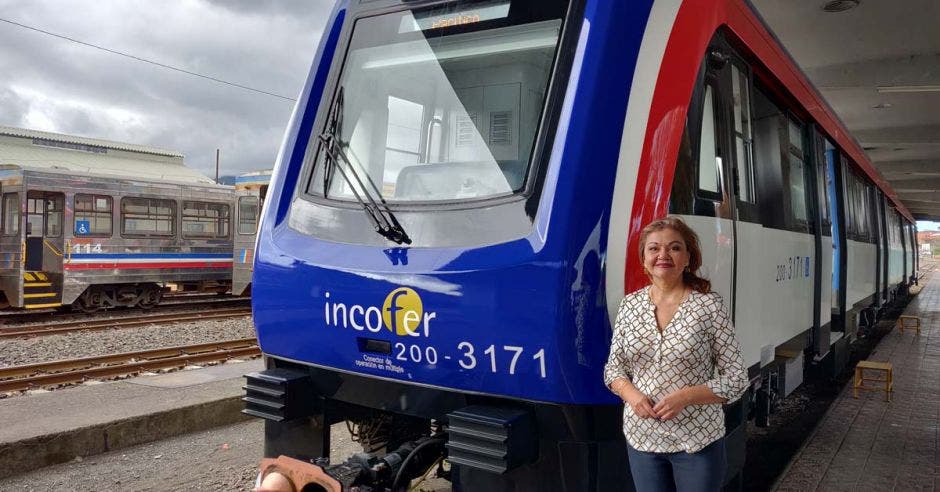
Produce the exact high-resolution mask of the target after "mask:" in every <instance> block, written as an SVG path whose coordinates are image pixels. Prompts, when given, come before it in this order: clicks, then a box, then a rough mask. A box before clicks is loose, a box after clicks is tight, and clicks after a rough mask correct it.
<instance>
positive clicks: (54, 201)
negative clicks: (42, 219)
mask: <svg viewBox="0 0 940 492" xmlns="http://www.w3.org/2000/svg"><path fill="white" fill-rule="evenodd" d="M43 202H45V205H44V206H45V207H46V210H45V213H46V230H45V232H44V235H45V236H46V237H60V236H62V206H63V203H62V202H63V199H62V195H56V196H53V197H49V198H46V199H45V200H43Z"/></svg>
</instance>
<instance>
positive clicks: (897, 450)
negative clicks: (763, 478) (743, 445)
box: [776, 274, 940, 492]
mask: <svg viewBox="0 0 940 492" xmlns="http://www.w3.org/2000/svg"><path fill="white" fill-rule="evenodd" d="M904 314H905V315H912V316H918V317H920V319H921V331H920V334H919V335H918V334H917V332H916V331H913V330H909V329H907V330H905V331H904V333H901V332H900V331H899V330H897V329H895V330H893V331H892V332H891V333H889V334H888V335H886V336H885V337H884V338H883V339H882V340H881V342H880V343H879V344H878V346H877V348H876V349H875V350H874V351H873V352H872V354H871V355H870V356H869V357H868V360H871V361H879V362H889V363H891V365H892V368H893V372H894V393H893V396H892V401H891V402H886V401H884V393H883V392H878V391H863V392H860V394H859V398H858V399H855V398H854V397H853V391H852V384H848V385H846V387H845V388H843V390H842V392H841V394H840V395H839V398H838V399H837V400H836V401H835V402H834V403H833V404H832V406H831V407H830V409H829V411H828V412H827V414H826V416H825V417H824V419H823V420H822V421H821V422H820V423H819V425H818V426H817V428H816V430H815V432H814V433H813V434H812V435H811V436H810V437H809V439H808V440H807V441H806V443H805V444H804V446H803V448H802V450H801V451H800V452H799V453H798V454H797V455H796V456H795V457H794V459H793V460H792V462H791V463H790V466H789V467H788V468H787V470H785V471H784V473H783V474H782V475H781V477H780V479H779V480H778V482H777V487H776V490H778V491H799V492H808V491H843V490H845V491H848V490H866V491H868V490H871V491H891V490H895V491H934V490H940V454H938V444H940V275H937V274H934V275H932V276H931V277H930V278H929V280H927V282H926V285H924V286H923V290H921V292H920V293H919V294H918V295H917V296H916V297H915V298H914V299H913V301H912V302H911V303H910V304H909V305H908V306H907V308H906V309H905V311H904ZM867 384H871V383H867Z"/></svg>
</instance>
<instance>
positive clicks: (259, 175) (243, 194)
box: [232, 169, 271, 296]
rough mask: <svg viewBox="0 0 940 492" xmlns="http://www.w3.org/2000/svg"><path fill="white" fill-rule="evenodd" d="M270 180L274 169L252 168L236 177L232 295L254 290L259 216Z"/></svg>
mask: <svg viewBox="0 0 940 492" xmlns="http://www.w3.org/2000/svg"><path fill="white" fill-rule="evenodd" d="M270 181H271V170H270V169H267V170H263V171H252V172H249V173H245V174H242V175H239V176H237V177H236V178H235V202H236V203H235V210H236V211H237V214H238V217H237V219H236V221H237V227H236V230H235V241H234V243H235V252H234V255H233V258H232V295H236V296H244V295H249V294H250V293H251V272H252V268H251V266H252V264H253V260H254V257H255V234H256V233H257V230H258V218H259V217H260V216H261V207H262V205H264V198H265V196H266V195H267V192H268V183H269V182H270Z"/></svg>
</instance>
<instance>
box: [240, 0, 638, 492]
mask: <svg viewBox="0 0 940 492" xmlns="http://www.w3.org/2000/svg"><path fill="white" fill-rule="evenodd" d="M631 3H632V2H631ZM417 4H418V2H407V3H403V4H399V3H398V2H362V3H361V4H360V3H358V2H350V3H348V4H347V3H345V2H341V3H340V4H339V5H338V6H337V7H336V9H335V11H334V12H333V14H332V17H331V20H330V21H329V22H328V24H327V30H326V32H325V33H324V38H323V41H322V42H321V46H320V49H319V51H318V53H317V57H316V60H315V62H314V65H313V69H312V71H311V73H310V76H309V78H308V83H307V86H306V88H305V90H304V92H303V94H302V99H301V101H300V102H299V104H298V106H297V109H296V111H295V114H294V117H293V119H292V122H291V125H290V128H289V130H288V136H287V137H286V140H285V144H284V146H283V148H282V150H281V154H280V156H279V163H278V165H277V168H276V172H275V177H274V179H273V180H272V189H271V193H269V197H268V201H267V203H266V206H265V212H264V217H263V220H262V226H261V229H260V231H259V242H258V252H257V259H256V262H255V267H254V268H255V270H254V278H253V302H254V308H255V323H256V325H257V330H258V337H259V341H260V343H261V346H262V348H263V350H264V353H265V354H266V355H267V365H268V368H269V369H268V371H265V372H264V373H261V374H257V375H253V376H252V377H250V378H249V388H248V397H247V400H248V402H249V404H248V411H249V412H250V413H254V414H255V415H259V416H265V417H267V418H269V420H268V421H267V427H266V437H267V439H266V445H267V449H266V452H265V454H266V456H270V457H276V456H278V455H280V454H285V455H291V456H295V457H301V458H308V459H309V458H316V457H318V456H320V455H321V454H326V455H328V449H329V447H328V439H329V433H328V430H327V431H324V429H325V428H327V427H328V425H329V423H332V422H337V421H342V420H345V419H349V420H352V421H353V422H354V423H356V424H357V425H358V426H359V427H360V428H364V429H365V428H368V429H376V432H377V433H378V434H379V435H381V436H382V437H381V439H379V440H378V441H379V442H371V441H370V442H364V443H363V446H364V447H365V448H366V449H367V450H369V449H377V448H378V447H380V446H382V445H384V447H385V450H386V451H387V452H388V455H392V454H394V453H393V452H394V451H395V450H396V449H399V448H401V447H402V446H404V447H405V448H407V446H409V445H410V446H412V448H413V447H415V446H422V449H429V450H431V451H429V452H424V451H420V452H418V453H414V452H413V449H412V452H409V453H402V454H403V456H405V457H407V456H408V454H411V455H412V460H411V461H412V462H411V463H406V464H407V467H406V468H407V469H406V470H405V472H404V473H403V475H408V477H407V478H410V477H412V476H416V475H420V474H421V473H423V472H424V471H425V470H426V469H427V467H428V466H429V464H430V463H432V462H433V461H434V459H433V458H435V457H436V456H434V455H440V454H441V453H442V452H443V450H444V449H447V453H448V455H449V460H450V461H451V463H453V464H454V468H453V472H452V475H453V476H452V481H453V482H454V484H455V489H457V488H461V487H462V488H463V489H464V490H477V489H479V488H481V487H483V486H488V487H495V488H496V489H497V490H504V489H505V490H508V489H516V490H520V489H532V490H551V489H564V490H586V487H585V485H586V484H588V483H591V484H594V485H593V486H591V487H590V488H596V489H597V490H601V489H603V490H611V485H610V484H611V483H617V484H619V485H617V487H623V488H629V485H628V482H629V480H627V479H626V473H627V472H626V461H625V448H624V445H623V438H622V435H621V433H620V430H619V422H620V415H619V412H620V406H619V405H618V403H619V402H618V401H617V400H616V399H614V398H613V397H612V396H611V395H610V393H609V392H608V391H607V390H606V388H605V387H604V386H603V382H602V380H601V377H600V371H601V369H602V366H603V364H604V362H605V361H606V356H607V347H608V344H609V339H610V334H611V328H610V323H609V322H608V314H607V302H606V300H605V292H604V288H603V279H602V269H603V261H604V256H605V250H604V249H605V243H606V237H607V220H608V217H607V215H608V210H609V207H610V196H611V188H612V186H613V184H612V183H613V181H614V174H615V170H616V162H617V158H618V152H619V145H620V136H621V130H622V126H623V121H624V114H625V110H626V98H627V93H626V91H625V90H624V88H625V87H629V85H630V77H631V76H632V66H630V64H629V63H624V60H625V59H629V58H631V57H635V56H636V52H637V50H638V47H639V38H640V36H641V35H642V28H643V26H644V25H645V21H646V15H647V12H644V11H643V9H641V8H637V7H636V6H633V7H629V9H630V10H631V11H630V12H627V10H628V8H627V7H625V6H621V5H615V4H614V2H609V3H608V4H606V5H599V6H595V7H594V9H593V10H592V11H590V12H586V11H585V8H584V6H583V5H580V4H577V2H576V3H575V4H569V2H563V1H554V2H542V1H534V0H532V1H522V0H513V1H512V2H510V1H484V2H422V3H421V5H422V7H420V8H418V7H416V5H417ZM634 9H635V10H636V11H633V10H634ZM646 10H648V7H647V9H646ZM615 19H617V21H616V22H618V23H619V24H620V25H619V26H618V29H606V28H605V26H606V25H608V24H610V23H612V22H614V20H615ZM589 22H590V23H592V30H591V31H588V30H587V29H586V28H583V26H585V25H586V24H587V23H589ZM595 28H596V29H597V31H596V32H595V31H593V29H595ZM611 37H614V38H619V39H613V40H612V39H611ZM605 59H609V60H610V61H611V63H610V64H609V65H608V66H607V67H605V65H604V63H603V61H604V60H605ZM614 59H616V60H617V61H616V63H615V62H614ZM598 121H604V122H607V123H606V124H604V125H597V124H596V123H597V122H598ZM591 122H593V125H591V128H589V123H591ZM272 395H279V396H276V397H275V396H272ZM496 435H502V436H503V437H502V438H498V439H497V438H495V437H493V436H496ZM373 441H375V439H373ZM409 449H411V448H409ZM406 450H407V449H406ZM419 455H420V456H419ZM424 455H427V456H424ZM598 456H600V457H601V459H602V460H604V461H606V462H607V465H610V466H604V464H603V463H601V462H600V461H598ZM373 459H375V460H378V459H379V458H373ZM372 468H382V466H378V467H376V466H372ZM369 473H372V474H374V472H369ZM358 480H359V482H356V483H357V484H366V482H364V481H363V480H364V479H362V478H359V479H358ZM403 480H404V478H400V479H399V481H398V482H396V481H395V478H394V477H386V478H385V480H384V482H383V481H382V478H381V477H378V478H375V477H373V480H372V482H371V483H372V486H374V487H375V489H376V490H381V489H382V487H385V488H388V489H393V490H395V489H398V488H400V487H402V483H403ZM585 480H588V482H586V481H585ZM350 483H351V482H350ZM350 483H344V485H347V486H348V485H350ZM602 483H603V484H606V485H600V484H602ZM363 490H369V489H363Z"/></svg>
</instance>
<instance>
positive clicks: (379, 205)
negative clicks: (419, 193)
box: [320, 86, 411, 244]
mask: <svg viewBox="0 0 940 492" xmlns="http://www.w3.org/2000/svg"><path fill="white" fill-rule="evenodd" d="M342 112H343V87H342V86H341V87H340V88H339V90H338V91H337V94H336V101H335V102H334V103H333V108H332V109H331V113H330V120H329V123H328V124H327V131H326V132H324V133H322V134H321V135H320V141H321V142H323V146H324V152H326V162H325V166H326V167H325V168H324V170H323V196H324V197H326V196H327V193H329V189H330V185H331V184H332V182H333V174H334V172H335V171H336V170H337V169H338V170H339V173H340V175H341V176H342V177H343V180H345V181H346V184H347V185H348V186H349V190H350V191H352V194H353V196H354V197H355V198H356V201H357V202H359V205H360V206H361V207H362V210H363V211H364V212H365V213H366V217H367V218H368V219H369V222H371V223H372V227H374V228H375V232H377V233H379V234H380V235H381V236H383V237H385V238H387V239H389V240H390V241H394V242H395V243H397V244H411V238H409V237H408V234H407V233H406V232H405V228H404V227H402V225H401V224H400V223H399V222H398V219H397V218H396V217H395V214H394V213H392V211H391V209H390V208H389V207H388V203H387V202H386V201H385V199H384V198H382V193H381V192H380V191H379V189H378V187H376V186H375V182H374V181H372V178H371V177H370V176H369V173H368V172H366V173H365V178H366V181H368V182H369V186H370V187H371V188H372V190H373V191H374V192H375V196H377V197H378V199H379V200H378V202H376V200H375V198H373V196H372V193H370V192H369V190H368V189H367V188H366V186H365V184H364V183H363V180H362V177H361V176H360V175H359V172H358V171H357V170H356V167H355V166H354V165H353V163H352V162H351V161H350V160H349V157H348V156H347V155H346V152H345V151H344V150H343V142H342V140H341V139H340V137H339V129H340V128H341V127H342V118H343V116H342ZM340 161H342V165H340ZM344 168H345V169H344ZM347 170H348V171H349V172H348V174H347ZM350 176H351V177H350ZM357 186H358V190H361V191H362V195H365V197H364V198H363V196H362V195H360V193H359V191H358V190H357Z"/></svg>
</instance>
